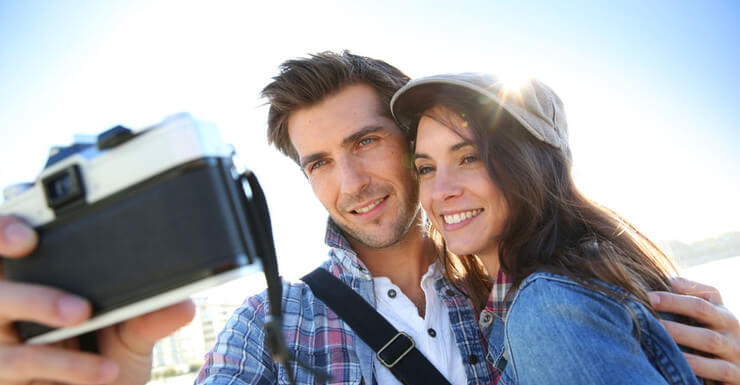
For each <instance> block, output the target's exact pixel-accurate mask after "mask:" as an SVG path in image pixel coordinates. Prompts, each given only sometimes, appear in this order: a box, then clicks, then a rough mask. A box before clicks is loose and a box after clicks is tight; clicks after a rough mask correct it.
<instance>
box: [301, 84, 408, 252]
mask: <svg viewBox="0 0 740 385" xmlns="http://www.w3.org/2000/svg"><path fill="white" fill-rule="evenodd" d="M288 133H289V135H290V140H291V142H292V143H293V146H294V147H295V149H296V151H297V152H298V156H299V161H300V164H301V167H302V168H303V171H304V172H305V173H306V175H307V177H308V180H309V181H310V182H311V187H312V188H313V191H314V193H315V194H316V196H317V197H318V198H319V200H320V201H321V203H322V204H323V205H324V207H326V209H327V210H328V211H329V215H331V217H332V219H333V220H334V222H335V223H336V224H337V225H339V227H340V228H341V229H342V230H343V231H344V233H345V235H348V236H349V237H350V238H351V239H354V240H355V241H358V242H360V243H361V244H363V245H365V246H369V247H372V248H383V247H388V246H391V245H393V244H395V243H397V242H398V241H400V240H402V239H403V238H404V237H405V236H406V234H407V233H408V230H409V228H410V227H411V225H412V224H413V222H414V219H415V218H416V216H417V214H418V212H419V204H418V185H417V180H416V173H415V172H414V171H413V168H412V165H411V164H410V161H409V159H410V158H409V145H408V142H407V140H406V138H405V136H404V135H403V134H402V133H401V131H400V130H399V129H398V127H397V126H396V124H395V123H394V122H393V120H391V119H390V118H387V117H385V116H383V115H381V113H380V105H379V101H378V97H377V95H376V93H375V90H373V89H372V88H371V87H370V86H368V85H365V84H356V85H350V86H347V87H345V88H343V89H342V90H341V91H339V92H338V93H336V94H334V95H331V96H329V97H327V98H326V99H325V100H323V101H322V102H321V103H319V104H317V105H315V106H312V107H310V108H303V109H299V110H297V111H294V112H293V113H291V115H290V117H289V120H288Z"/></svg>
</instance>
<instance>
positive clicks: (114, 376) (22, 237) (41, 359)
mask: <svg viewBox="0 0 740 385" xmlns="http://www.w3.org/2000/svg"><path fill="white" fill-rule="evenodd" d="M36 243H37V236H36V233H35V232H34V231H33V230H32V229H31V228H30V227H29V226H27V225H26V224H25V223H23V222H21V221H19V220H17V219H14V218H11V217H9V216H0V255H2V256H4V257H8V258H14V259H22V258H23V257H24V256H25V255H27V254H29V253H30V252H31V251H32V250H34V249H35V248H36ZM2 278H3V277H2V271H1V266H0V384H10V383H12V384H27V383H30V382H32V381H49V382H54V383H77V384H101V383H106V384H121V385H123V384H130V385H134V384H138V385H140V384H143V383H145V382H146V381H147V379H148V378H149V375H150V372H151V354H152V349H153V348H154V344H155V342H156V341H157V340H158V339H161V338H163V337H165V336H167V335H169V334H171V333H172V332H174V331H175V330H177V329H178V328H180V327H181V326H183V325H185V324H187V323H188V322H190V320H191V319H192V317H193V315H194V307H193V304H192V302H191V301H189V300H188V301H185V302H181V303H178V304H176V305H173V306H170V307H167V308H164V309H161V310H158V311H156V312H154V313H150V314H146V315H143V316H140V317H137V318H134V319H131V320H128V321H126V322H123V323H121V324H118V325H114V326H110V327H107V328H105V329H102V330H99V331H98V337H99V338H98V342H99V347H100V354H92V353H85V352H80V351H79V350H78V349H77V348H78V346H77V340H76V339H74V338H73V339H68V340H64V341H60V342H57V343H55V344H53V345H43V346H41V345H24V344H21V341H20V338H19V336H18V335H17V333H16V330H15V328H14V327H13V322H15V321H21V320H23V321H35V322H39V323H43V324H47V325H52V326H57V327H64V326H74V325H78V324H81V323H83V322H84V321H86V320H87V318H88V317H89V316H90V314H91V307H90V304H89V303H88V302H87V301H86V300H84V299H81V298H79V297H77V296H74V295H71V294H68V293H65V292H63V291H61V290H58V289H55V288H51V287H44V286H39V285H32V284H24V283H16V282H8V281H6V280H4V279H2Z"/></svg>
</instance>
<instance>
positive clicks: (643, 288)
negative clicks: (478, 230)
mask: <svg viewBox="0 0 740 385" xmlns="http://www.w3.org/2000/svg"><path fill="white" fill-rule="evenodd" d="M432 106H443V107H446V108H447V109H448V110H450V111H451V112H454V113H456V114H458V115H460V116H461V117H462V118H463V119H464V120H465V121H466V122H467V126H468V127H471V131H472V134H473V138H471V139H473V142H474V143H475V145H476V147H477V150H478V152H479V155H480V157H481V159H482V160H483V161H484V163H485V165H486V168H487V171H488V173H489V175H490V177H491V179H492V180H493V182H494V184H496V185H497V187H498V188H499V189H500V191H501V192H502V194H503V195H504V198H505V200H506V203H507V205H508V209H509V218H508V219H507V221H506V224H505V226H504V230H503V232H502V234H500V236H499V237H498V239H497V241H498V243H499V260H500V266H501V269H503V271H504V272H505V273H506V274H507V276H508V277H509V279H510V280H511V281H512V285H513V287H518V286H519V285H520V284H521V282H522V281H523V280H524V278H526V277H527V276H528V275H530V274H532V273H533V272H535V271H543V270H544V271H551V272H555V273H560V274H564V275H567V276H569V277H570V278H572V279H574V280H576V281H577V282H579V283H581V284H583V285H586V286H588V287H590V288H592V289H595V290H599V291H602V292H605V293H607V294H609V295H614V296H618V297H624V296H625V294H621V293H617V292H614V291H612V290H609V289H607V288H605V287H604V286H602V285H598V284H595V283H594V282H593V279H598V280H601V281H604V282H607V283H610V284H613V285H616V286H619V287H621V288H623V289H625V290H626V292H627V294H626V295H632V296H634V297H635V298H636V299H637V300H638V301H640V302H641V303H643V304H644V305H645V306H647V308H648V309H652V307H651V306H650V302H649V300H648V296H647V291H648V290H670V283H669V281H668V276H669V273H670V272H671V271H675V268H674V266H673V264H672V262H671V260H670V258H669V257H668V256H666V254H665V253H663V252H662V251H661V250H660V248H658V247H657V246H656V245H655V244H654V243H653V242H651V241H650V240H649V239H648V238H647V237H645V236H644V235H643V234H642V233H640V232H639V231H638V230H637V229H636V228H635V227H634V226H632V225H631V224H630V223H629V222H627V221H626V220H625V219H624V218H622V217H621V216H619V215H618V214H617V213H616V212H614V211H612V210H610V209H608V208H606V207H604V206H601V205H599V204H597V203H595V202H593V201H591V200H589V199H588V198H586V197H585V196H583V194H581V192H580V191H578V189H577V188H576V186H575V185H574V183H573V178H572V176H571V173H570V158H569V156H567V155H566V154H565V153H564V152H563V151H562V150H561V149H558V148H555V147H553V146H551V145H549V144H547V143H544V142H542V141H539V140H538V139H536V138H535V137H534V136H532V135H531V134H530V133H529V132H528V131H526V129H524V127H523V126H522V125H521V124H520V123H519V122H518V121H517V120H516V119H514V118H513V117H512V116H511V115H509V114H508V112H506V111H504V110H502V109H500V108H498V107H496V106H494V105H492V104H481V103H480V99H479V98H474V97H471V96H469V95H468V94H466V93H461V92H456V91H455V90H449V91H446V92H443V93H440V95H439V96H438V98H437V99H435V100H433V101H432V102H431V103H430V104H429V105H428V106H425V108H423V109H419V111H424V110H427V111H428V109H429V107H432ZM435 110H437V109H435ZM426 114H428V113H425V115H426ZM435 115H439V114H435ZM430 117H431V118H433V119H435V120H438V121H440V122H442V123H443V124H445V125H447V126H448V127H450V128H452V129H456V130H460V128H455V127H454V126H453V125H452V124H449V123H450V122H449V119H446V118H445V117H444V116H430ZM445 120H446V121H447V123H445ZM458 133H460V132H458ZM430 232H431V235H432V237H433V238H436V239H437V241H438V245H440V247H441V248H442V250H443V255H444V257H443V259H444V263H445V267H446V275H447V278H448V279H450V280H451V281H452V282H457V283H458V284H460V285H462V286H463V287H464V289H465V291H466V292H467V293H468V294H469V296H470V297H471V299H472V301H473V303H474V305H475V307H476V308H477V309H479V310H480V309H481V308H482V307H483V306H485V301H486V299H487V297H488V294H489V292H490V289H491V280H490V278H489V276H488V275H487V273H486V272H485V269H484V268H483V266H482V264H481V263H480V261H479V260H478V259H477V258H476V257H475V256H470V255H468V256H457V255H454V254H452V253H450V252H449V251H447V250H446V249H444V244H443V243H441V242H439V241H441V237H439V233H438V232H437V231H436V229H433V228H431V229H430Z"/></svg>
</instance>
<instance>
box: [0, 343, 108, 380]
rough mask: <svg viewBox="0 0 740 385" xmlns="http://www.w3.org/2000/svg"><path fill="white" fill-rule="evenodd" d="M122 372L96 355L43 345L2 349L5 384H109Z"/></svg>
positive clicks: (0, 358) (1, 376) (0, 366)
mask: <svg viewBox="0 0 740 385" xmlns="http://www.w3.org/2000/svg"><path fill="white" fill-rule="evenodd" d="M118 372H119V368H118V364H116V363H115V362H114V361H112V360H109V359H105V358H103V357H100V356H96V355H94V354H89V353H81V352H74V351H68V350H61V349H56V348H52V347H47V346H39V345H16V346H13V347H3V348H0V379H2V380H4V381H23V382H25V381H32V380H51V381H54V382H63V383H74V384H91V385H92V384H105V383H109V382H112V381H113V380H114V379H115V378H116V377H117V376H118Z"/></svg>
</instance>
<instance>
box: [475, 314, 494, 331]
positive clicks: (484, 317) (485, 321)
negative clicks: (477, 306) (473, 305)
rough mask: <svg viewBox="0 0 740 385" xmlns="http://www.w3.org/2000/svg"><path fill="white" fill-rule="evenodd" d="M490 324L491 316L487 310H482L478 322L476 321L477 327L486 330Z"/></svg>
mask: <svg viewBox="0 0 740 385" xmlns="http://www.w3.org/2000/svg"><path fill="white" fill-rule="evenodd" d="M491 323H493V315H492V314H491V312H490V311H488V310H483V311H482V312H481V313H480V320H478V325H480V327H482V328H486V327H488V326H491Z"/></svg>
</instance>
